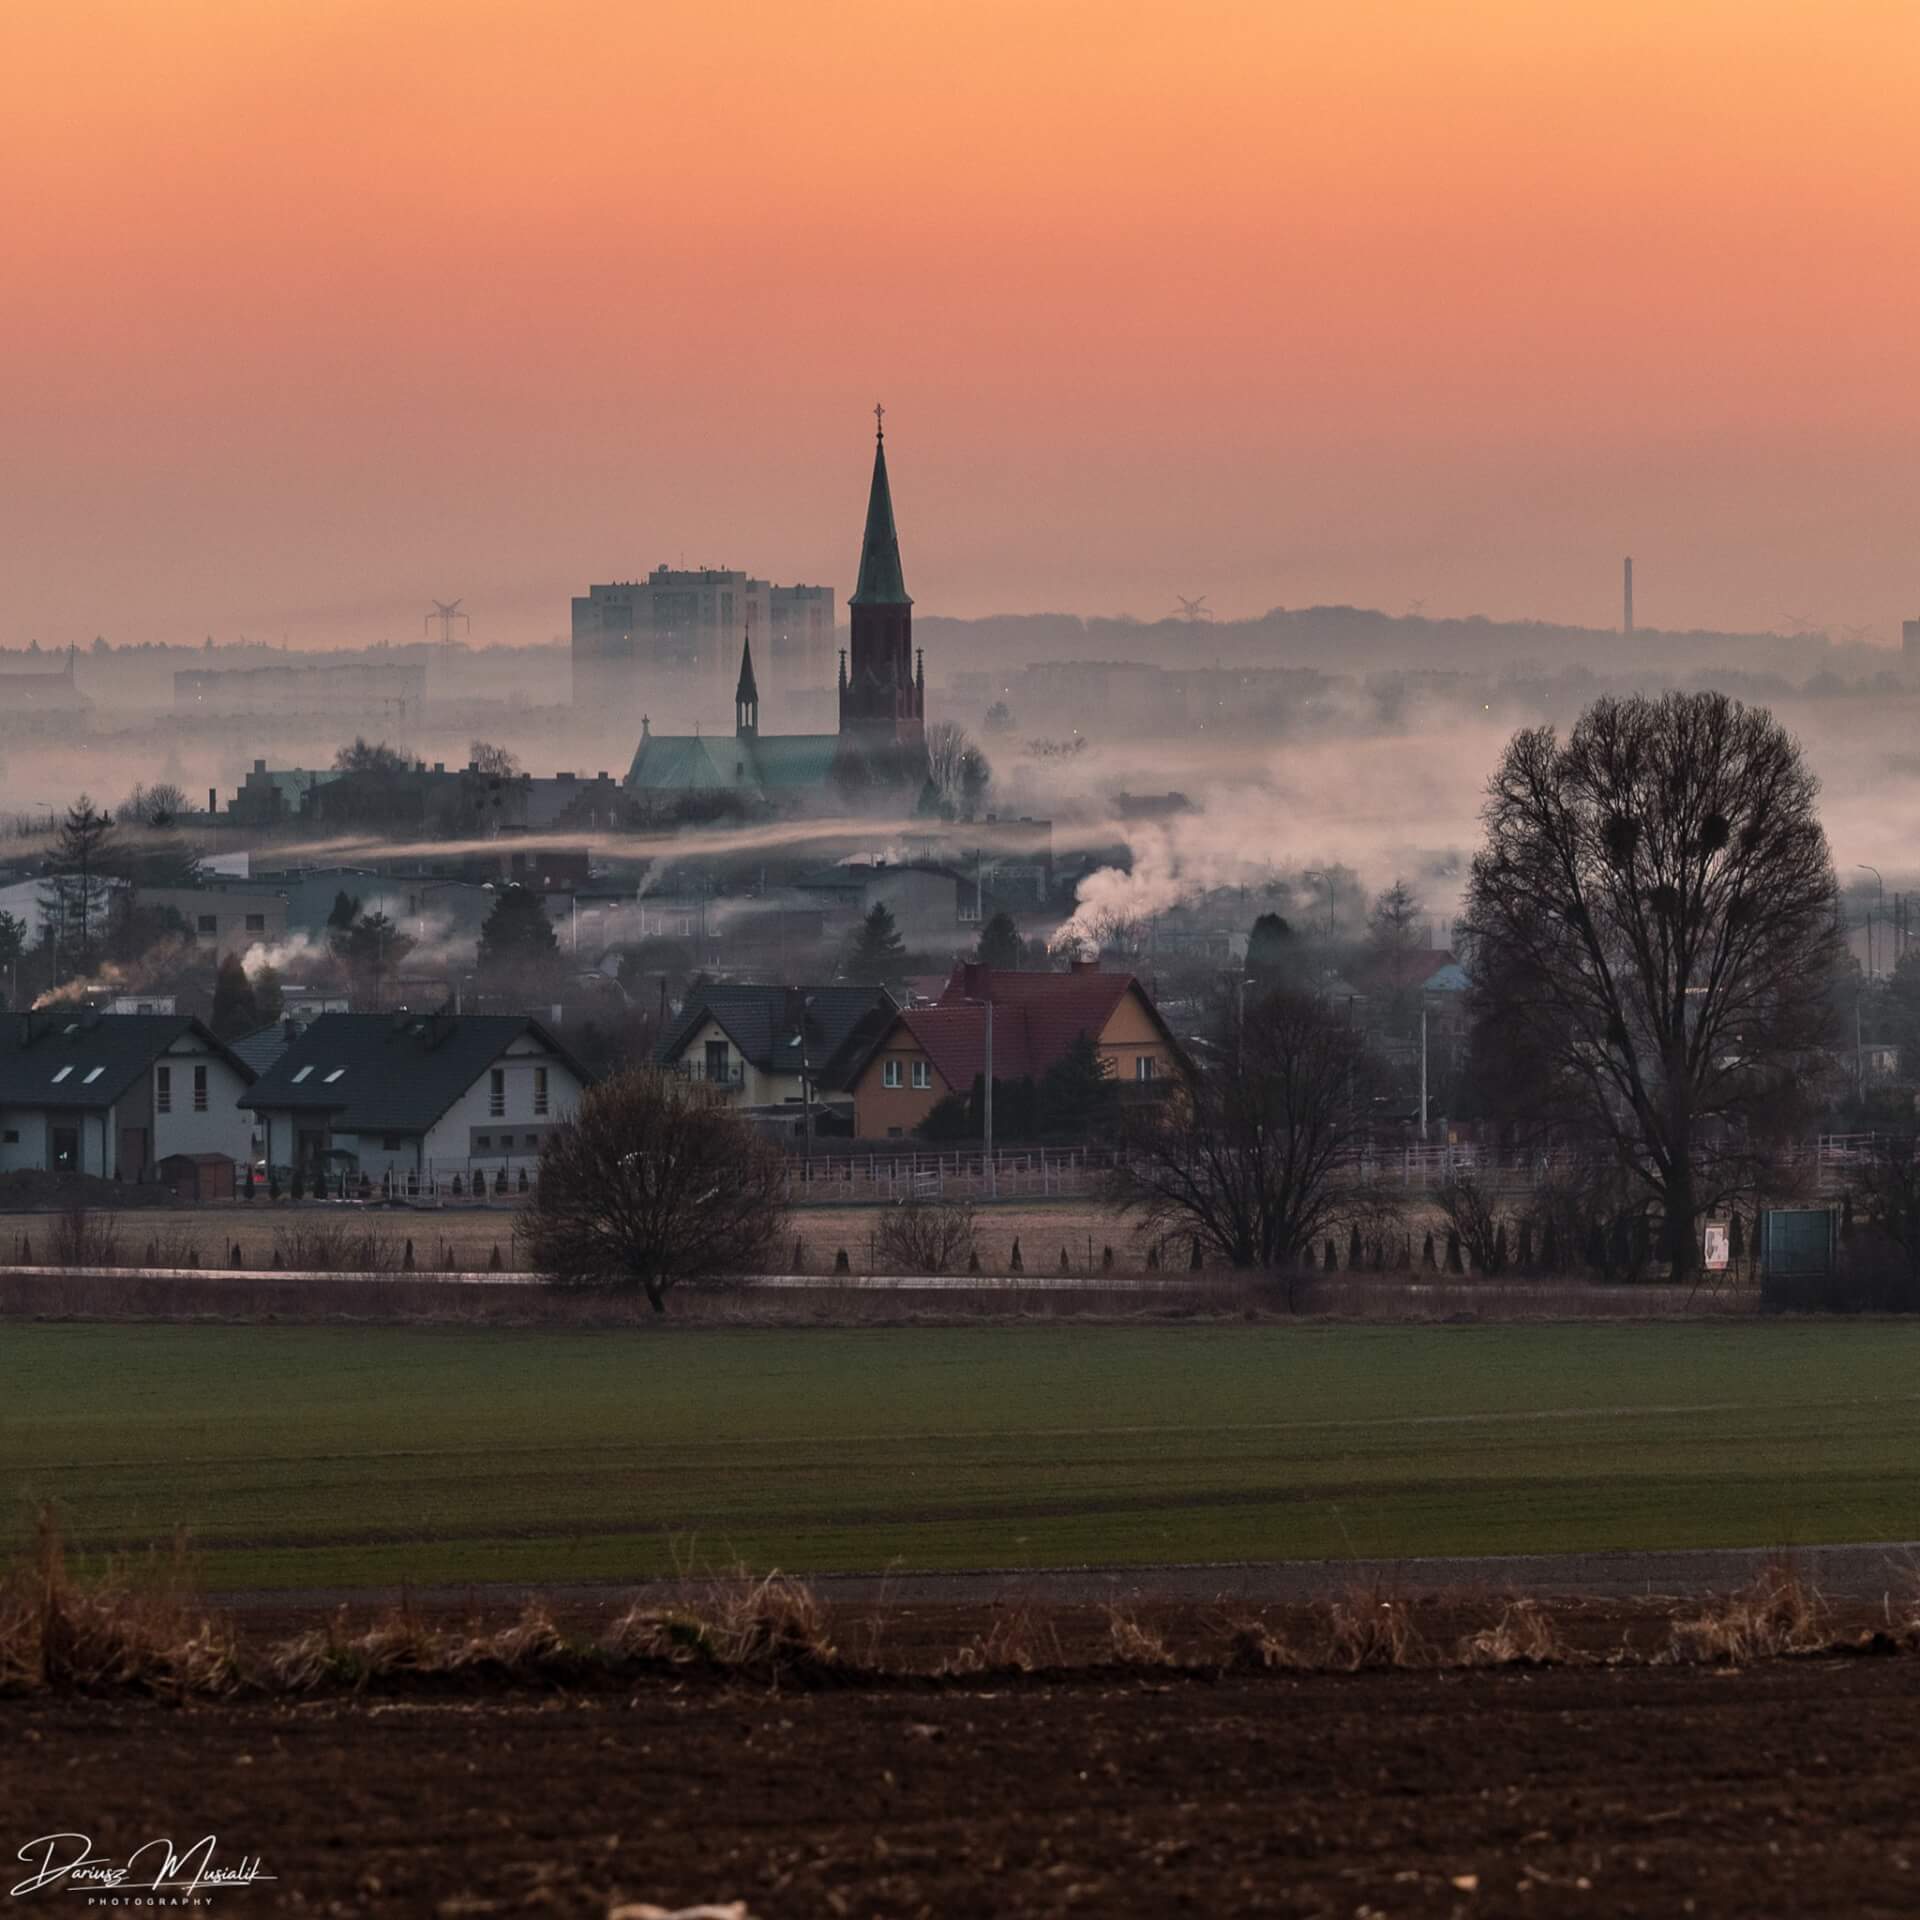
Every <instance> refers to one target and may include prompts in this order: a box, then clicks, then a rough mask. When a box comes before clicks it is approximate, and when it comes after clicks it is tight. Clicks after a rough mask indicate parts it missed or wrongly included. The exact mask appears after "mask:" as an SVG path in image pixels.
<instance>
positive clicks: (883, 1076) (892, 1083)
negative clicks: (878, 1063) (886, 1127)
mask: <svg viewBox="0 0 1920 1920" xmlns="http://www.w3.org/2000/svg"><path fill="white" fill-rule="evenodd" d="M880 1084H881V1085H882V1086H883V1087H897V1086H898V1085H899V1084H900V1062H899V1061H898V1060H889V1061H887V1062H886V1064H885V1065H884V1066H883V1067H882V1068H881V1069H880ZM894 1131H895V1132H896V1133H897V1132H898V1131H899V1129H898V1128H897V1127H896V1128H895V1129H894Z"/></svg>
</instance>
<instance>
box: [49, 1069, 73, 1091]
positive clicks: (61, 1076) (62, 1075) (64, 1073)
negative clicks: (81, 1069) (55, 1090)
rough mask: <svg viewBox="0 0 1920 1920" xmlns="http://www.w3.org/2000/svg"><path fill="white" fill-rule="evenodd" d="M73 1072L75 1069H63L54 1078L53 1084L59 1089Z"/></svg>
mask: <svg viewBox="0 0 1920 1920" xmlns="http://www.w3.org/2000/svg"><path fill="white" fill-rule="evenodd" d="M72 1071H73V1069H72V1068H71V1067H62V1068H61V1069H60V1071H59V1072H58V1073H56V1074H55V1075H54V1076H53V1084H54V1085H55V1086H56V1087H57V1086H58V1085H59V1084H60V1082H61V1081H62V1080H64V1079H65V1078H66V1077H67V1075H68V1074H70V1073H71V1072H72Z"/></svg>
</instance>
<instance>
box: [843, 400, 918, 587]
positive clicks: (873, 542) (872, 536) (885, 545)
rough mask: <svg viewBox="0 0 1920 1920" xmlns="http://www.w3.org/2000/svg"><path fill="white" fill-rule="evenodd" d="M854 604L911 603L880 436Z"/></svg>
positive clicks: (874, 453)
mask: <svg viewBox="0 0 1920 1920" xmlns="http://www.w3.org/2000/svg"><path fill="white" fill-rule="evenodd" d="M847 605H848V606H850V607H910V606H912V605H913V596H912V595H911V594H910V593H908V592H907V582H906V577H905V575H903V574H902V573H901V571H900V535H899V533H898V531H897V530H896V529H895V527H894V524H893V489H892V488H891V487H889V486H888V485H887V443H886V440H885V439H884V438H883V437H879V436H876V438H875V440H874V446H873V488H872V490H871V491H870V492H869V493H868V495H867V531H866V535H865V537H864V538H863V539H862V540H861V542H860V578H859V581H858V583H857V584H856V585H855V587H854V589H853V598H852V599H851V600H849V601H848V602H847Z"/></svg>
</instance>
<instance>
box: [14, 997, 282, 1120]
mask: <svg viewBox="0 0 1920 1920" xmlns="http://www.w3.org/2000/svg"><path fill="white" fill-rule="evenodd" d="M186 1039H191V1040H193V1041H194V1042H195V1043H196V1044H197V1046H198V1047H199V1048H200V1049H201V1050H203V1051H205V1052H207V1053H210V1054H212V1055H215V1056H217V1057H218V1058H219V1059H221V1060H224V1061H225V1062H226V1064H227V1065H228V1066H230V1067H232V1068H233V1070H234V1071H235V1072H236V1073H238V1074H239V1075H240V1077H241V1078H242V1079H243V1080H246V1081H251V1080H252V1079H253V1077H254V1076H253V1069H252V1068H251V1067H249V1066H248V1065H247V1064H246V1062H245V1061H244V1060H242V1059H240V1058H239V1057H238V1056H237V1055H236V1054H235V1053H233V1051H232V1050H231V1049H230V1048H228V1047H226V1046H224V1045H222V1043H221V1042H220V1041H218V1040H216V1039H215V1038H214V1036H213V1034H212V1032H211V1031H210V1030H209V1029H208V1028H207V1027H205V1026H203V1025H202V1024H201V1023H200V1022H199V1021H198V1020H195V1019H194V1018H192V1016H191V1015H188V1014H167V1013H111V1014H101V1013H92V1012H88V1011H85V1010H83V1009H81V1008H78V1007H54V1008H50V1009H43V1010H42V1011H40V1012H37V1013H0V1107H66V1108H76V1109H80V1110H83V1111H91V1110H93V1109H97V1108H101V1107H111V1106H114V1105H115V1104H117V1103H118V1102H119V1101H120V1100H121V1099H122V1098H124V1097H125V1096H126V1095H127V1094H128V1093H130V1092H131V1091H132V1090H133V1088H134V1087H135V1086H136V1085H137V1084H138V1083H139V1081H140V1080H141V1078H142V1077H143V1076H144V1075H145V1074H146V1073H147V1072H148V1070H149V1069H150V1068H151V1067H152V1066H153V1065H154V1063H155V1062H156V1061H157V1060H160V1059H161V1058H162V1057H163V1056H165V1055H166V1054H167V1053H168V1052H170V1051H171V1050H172V1049H173V1048H174V1046H175V1045H176V1044H177V1043H178V1042H180V1041H181V1040H186Z"/></svg>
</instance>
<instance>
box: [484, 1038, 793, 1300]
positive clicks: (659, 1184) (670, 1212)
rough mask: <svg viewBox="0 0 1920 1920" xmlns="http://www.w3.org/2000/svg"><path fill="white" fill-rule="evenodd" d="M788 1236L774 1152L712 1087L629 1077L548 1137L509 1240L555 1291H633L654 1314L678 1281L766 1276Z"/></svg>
mask: <svg viewBox="0 0 1920 1920" xmlns="http://www.w3.org/2000/svg"><path fill="white" fill-rule="evenodd" d="M786 1227H787V1207H786V1164H785V1159H784V1156H783V1155H782V1154H781V1152H780V1150H779V1148H778V1147H776V1146H774V1145H773V1144H772V1143H771V1142H770V1141H768V1140H766V1139H765V1138H764V1137H763V1136H762V1135H760V1134H759V1133H757V1132H755V1130H754V1128H753V1127H752V1125H751V1124H750V1123H749V1122H748V1121H746V1120H743V1119H742V1118H741V1117H740V1116H739V1115H738V1114H737V1113H735V1112H733V1111H732V1110H731V1109H730V1108H729V1107H728V1106H727V1105H726V1103H725V1102H724V1100H722V1099H721V1098H719V1097H718V1096H717V1095H716V1094H715V1093H714V1092H713V1090H712V1089H710V1088H707V1087H705V1086H702V1085H700V1084H699V1083H697V1082H694V1081H690V1080H683V1079H682V1078H680V1076H678V1075H677V1074H671V1073H660V1072H657V1071H654V1070H652V1069H648V1068H636V1069H632V1070H629V1071H628V1072H625V1073H619V1074H615V1075H614V1076H613V1077H612V1078H611V1079H609V1080H603V1081H601V1082H600V1083H599V1084H598V1085H597V1086H593V1087H589V1088H588V1089H587V1091H586V1092H585V1093H584V1094H582V1095H581V1097H580V1104H579V1106H578V1107H577V1108H576V1109H575V1111H574V1116H573V1118H572V1119H571V1120H567V1121H564V1122H562V1124H561V1125H559V1126H558V1127H556V1128H555V1129H554V1130H553V1131H552V1132H551V1133H550V1134H549V1135H548V1136H547V1143H546V1145H545V1147H544V1148H543V1149H542V1150H541V1154H540V1177H539V1180H538V1182H537V1183H536V1185H535V1188H534V1193H533V1197H532V1198H531V1199H530V1200H529V1201H528V1202H527V1204H526V1205H525V1206H524V1207H523V1208H522V1209H521V1211H520V1215H519V1218H518V1219H517V1220H516V1221H515V1222H514V1229H513V1234H514V1241H515V1243H516V1245H517V1246H518V1247H519V1248H520V1250H521V1253H522V1255H523V1256H524V1258H525V1260H526V1263H527V1265H528V1266H530V1267H531V1268H533V1269H534V1271H535V1272H537V1273H542V1274H544V1275H546V1277H547V1278H548V1279H549V1280H551V1281H553V1282H554V1283H555V1284H556V1285H559V1286H563V1287H605V1288H640V1289H642V1290H643V1291H644V1292H645V1293H646V1296H647V1299H648V1300H649V1301H650V1302H651V1303H652V1305H653V1308H654V1311H655V1312H656V1313H659V1312H664V1311H665V1310H666V1298H667V1293H668V1291H669V1290H670V1289H671V1288H673V1287H674V1286H676V1285H678V1284H679V1283H680V1282H681V1281H686V1280H701V1279H707V1278H712V1277H716V1276H721V1275H727V1274H738V1273H748V1272H753V1271H756V1270H759V1269H762V1268H764V1267H765V1266H766V1264H767V1263H768V1261H769V1260H770V1259H771V1258H772V1257H773V1256H774V1254H775V1252H776V1251H777V1250H778V1248H779V1247H780V1246H781V1245H782V1244H783V1239H784V1235H785V1232H786Z"/></svg>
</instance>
